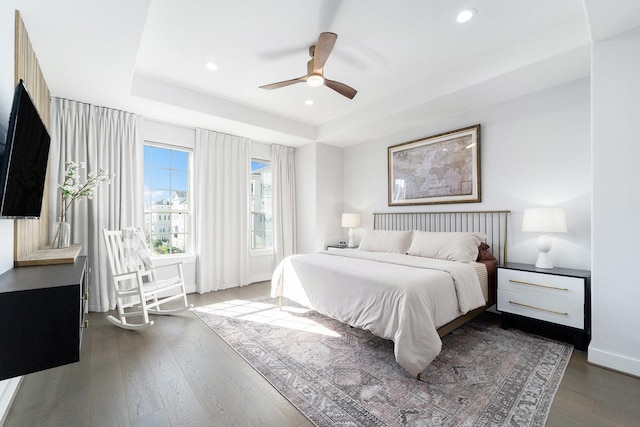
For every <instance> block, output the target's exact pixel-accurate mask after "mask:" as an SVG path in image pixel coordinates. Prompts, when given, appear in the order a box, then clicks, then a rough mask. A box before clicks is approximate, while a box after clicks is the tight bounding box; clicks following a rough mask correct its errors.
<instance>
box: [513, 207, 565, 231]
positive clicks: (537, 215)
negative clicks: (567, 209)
mask: <svg viewBox="0 0 640 427" xmlns="http://www.w3.org/2000/svg"><path fill="white" fill-rule="evenodd" d="M522 231H524V232H533V233H566V232H567V218H566V216H565V214H564V209H562V208H529V209H525V210H524V217H523V219H522Z"/></svg>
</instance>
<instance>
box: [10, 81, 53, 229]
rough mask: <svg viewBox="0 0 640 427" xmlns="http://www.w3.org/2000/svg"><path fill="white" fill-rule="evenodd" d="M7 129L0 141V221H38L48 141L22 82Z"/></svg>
mask: <svg viewBox="0 0 640 427" xmlns="http://www.w3.org/2000/svg"><path fill="white" fill-rule="evenodd" d="M7 129H8V130H7V139H6V141H4V143H3V142H2V141H0V192H1V195H2V200H0V217H2V218H39V217H40V211H41V209H42V196H43V194H44V181H45V177H46V175H47V162H48V160H49V145H50V144H51V138H50V137H49V132H48V131H47V127H46V126H45V124H44V123H43V121H42V119H41V118H40V114H38V110H37V108H36V106H35V105H34V103H33V100H32V99H31V97H30V96H29V92H28V91H27V88H26V87H25V85H24V82H23V81H22V80H20V83H18V85H17V86H16V90H15V93H14V95H13V104H12V107H11V115H10V116H9V126H8V128H7Z"/></svg>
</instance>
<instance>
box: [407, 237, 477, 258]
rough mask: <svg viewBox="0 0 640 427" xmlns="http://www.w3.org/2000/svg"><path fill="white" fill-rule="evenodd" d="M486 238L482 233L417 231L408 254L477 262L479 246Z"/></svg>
mask: <svg viewBox="0 0 640 427" xmlns="http://www.w3.org/2000/svg"><path fill="white" fill-rule="evenodd" d="M486 237H487V236H486V235H484V234H482V233H465V232H450V233H447V232H428V231H416V232H414V233H413V240H412V241H411V246H410V247H409V250H408V251H407V254H408V255H414V256H421V257H425V258H436V259H445V260H449V261H460V262H470V261H475V260H476V259H477V258H478V246H479V245H480V243H482V242H483V241H484V240H485V239H486Z"/></svg>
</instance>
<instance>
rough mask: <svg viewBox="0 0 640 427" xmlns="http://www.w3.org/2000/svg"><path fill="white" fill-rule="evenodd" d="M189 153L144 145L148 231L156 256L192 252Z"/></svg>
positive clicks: (148, 241)
mask: <svg viewBox="0 0 640 427" xmlns="http://www.w3.org/2000/svg"><path fill="white" fill-rule="evenodd" d="M189 154H190V153H189V152H188V151H184V150H179V149H170V148H165V147H160V146H155V145H145V146H144V214H145V234H146V236H147V245H148V247H149V249H150V250H151V251H152V252H153V253H154V254H156V255H166V254H181V253H186V252H190V251H191V233H190V230H191V225H190V221H191V212H190V205H189Z"/></svg>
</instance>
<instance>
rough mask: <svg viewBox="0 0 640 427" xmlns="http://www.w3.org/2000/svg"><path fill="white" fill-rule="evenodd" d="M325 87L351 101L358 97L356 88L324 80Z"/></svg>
mask: <svg viewBox="0 0 640 427" xmlns="http://www.w3.org/2000/svg"><path fill="white" fill-rule="evenodd" d="M324 85H325V86H327V87H328V88H330V89H333V90H335V91H336V92H338V93H339V94H340V95H342V96H346V97H347V98H349V99H353V97H354V96H356V93H358V91H357V90H355V89H354V88H352V87H350V86H347V85H346V84H344V83H340V82H337V81H335V80H329V79H324Z"/></svg>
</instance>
